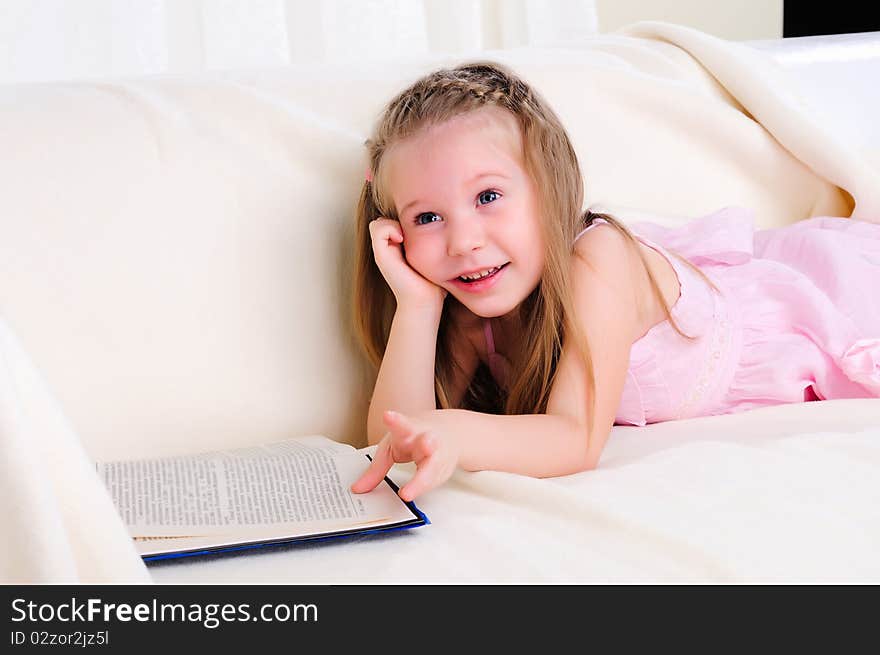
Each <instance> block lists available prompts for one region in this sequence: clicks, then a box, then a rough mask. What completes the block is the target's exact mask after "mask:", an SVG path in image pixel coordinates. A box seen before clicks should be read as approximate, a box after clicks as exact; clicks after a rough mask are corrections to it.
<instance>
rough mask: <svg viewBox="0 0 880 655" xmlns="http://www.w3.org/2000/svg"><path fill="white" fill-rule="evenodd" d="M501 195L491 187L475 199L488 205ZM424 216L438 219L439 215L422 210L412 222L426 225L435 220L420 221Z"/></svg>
mask: <svg viewBox="0 0 880 655" xmlns="http://www.w3.org/2000/svg"><path fill="white" fill-rule="evenodd" d="M500 197H501V194H500V193H498V192H497V191H492V190H491V189H486V190H485V191H482V192H481V193H480V195H479V196H477V201H478V202H479V203H480V204H481V205H488V204H489V203H490V202H495V201H496V200H497V199H498V198H500ZM425 216H434V217H435V218H436V219H438V220H439V218H440V216H439V215H438V214H436V213H434V212H422V213H421V214H419V215H418V216H416V217H415V219H414V222H415V224H416V225H428V224H429V223H436V222H437V220H430V221H422V218H423V217H425Z"/></svg>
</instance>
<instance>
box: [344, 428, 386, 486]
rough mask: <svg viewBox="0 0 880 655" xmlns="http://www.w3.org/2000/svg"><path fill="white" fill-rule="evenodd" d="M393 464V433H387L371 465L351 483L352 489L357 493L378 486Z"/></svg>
mask: <svg viewBox="0 0 880 655" xmlns="http://www.w3.org/2000/svg"><path fill="white" fill-rule="evenodd" d="M393 464H394V460H393V458H392V457H391V434H390V433H386V434H385V436H384V437H383V438H382V441H380V442H379V445H378V447H377V448H376V452H375V453H374V454H373V461H372V462H371V463H370V466H369V467H367V470H366V471H364V474H363V475H361V477H359V478H358V479H357V480H355V482H354V483H353V484H352V485H351V490H352V491H353V492H354V493H356V494H359V493H364V492H366V491H372V490H373V489H375V488H376V485H378V484H379V483H380V482H382V480H384V479H385V476H386V475H387V474H388V471H389V470H391V466H392V465H393Z"/></svg>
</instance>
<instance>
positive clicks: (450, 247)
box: [446, 217, 486, 257]
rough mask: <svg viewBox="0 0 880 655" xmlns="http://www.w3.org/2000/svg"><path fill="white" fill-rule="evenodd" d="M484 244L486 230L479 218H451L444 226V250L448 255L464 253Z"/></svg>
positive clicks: (453, 255) (454, 255)
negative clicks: (445, 226)
mask: <svg viewBox="0 0 880 655" xmlns="http://www.w3.org/2000/svg"><path fill="white" fill-rule="evenodd" d="M485 245H486V230H485V228H484V226H483V224H482V222H481V221H480V219H479V218H473V217H466V218H463V219H459V220H455V219H452V220H450V221H449V222H448V223H447V228H446V252H447V254H448V255H449V256H450V257H456V256H458V255H466V254H468V253H470V252H471V251H473V250H476V249H477V248H482V247H483V246H485Z"/></svg>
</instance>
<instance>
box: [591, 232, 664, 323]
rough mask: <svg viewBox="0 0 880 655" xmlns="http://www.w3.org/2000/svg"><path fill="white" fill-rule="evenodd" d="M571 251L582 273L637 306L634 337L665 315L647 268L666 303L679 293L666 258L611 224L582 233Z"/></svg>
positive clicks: (661, 319)
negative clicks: (615, 291)
mask: <svg viewBox="0 0 880 655" xmlns="http://www.w3.org/2000/svg"><path fill="white" fill-rule="evenodd" d="M574 254H575V258H577V259H578V260H579V261H580V262H582V264H583V266H582V267H580V270H581V271H582V272H581V277H584V276H587V277H589V276H595V277H596V280H594V283H595V282H601V283H604V284H607V285H610V286H611V287H612V288H615V289H616V290H617V292H618V293H620V294H621V298H624V297H626V298H628V301H629V302H630V303H632V304H633V306H634V307H635V310H636V314H635V320H636V325H635V337H634V339H637V338H638V337H640V336H642V335H644V334H645V333H646V332H647V331H648V330H649V329H650V328H651V327H652V326H654V325H656V324H657V323H659V322H662V321H663V320H665V319H666V312H665V310H664V308H663V306H662V305H661V303H659V302H658V301H657V298H656V297H655V295H654V291H653V289H652V287H651V282H650V279H649V277H648V271H650V274H651V276H652V277H653V278H654V280H655V281H656V282H657V285H658V286H659V288H660V292H661V293H662V294H663V297H664V299H665V300H666V304H667V305H668V306H670V307H671V306H672V305H673V304H675V301H676V300H677V299H678V297H679V294H680V286H679V283H678V276H677V275H676V273H675V270H674V269H673V268H672V266H671V265H670V263H669V262H668V261H667V260H666V258H665V257H664V256H663V255H661V254H660V253H659V252H657V251H656V250H654V249H653V248H651V247H649V246H646V245H645V244H643V243H641V242H639V241H638V240H636V242H635V243H633V242H632V241H631V240H630V239H628V238H627V237H626V236H625V235H624V234H622V233H621V232H620V231H619V230H617V229H615V228H614V227H613V226H611V225H607V224H600V225H599V226H597V227H596V228H594V229H591V230H590V231H589V232H587V233H586V234H584V235H583V236H582V237H581V238H580V239H578V240H577V242H576V244H575V252H574ZM639 254H641V258H640V257H639ZM645 265H647V268H648V270H647V271H646V270H645ZM576 270H577V267H576Z"/></svg>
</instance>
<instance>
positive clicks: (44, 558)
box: [0, 23, 880, 584]
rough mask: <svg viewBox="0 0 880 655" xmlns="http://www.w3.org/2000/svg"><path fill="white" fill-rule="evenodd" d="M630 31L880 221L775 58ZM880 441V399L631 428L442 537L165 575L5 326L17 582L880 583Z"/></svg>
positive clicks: (461, 483)
mask: <svg viewBox="0 0 880 655" xmlns="http://www.w3.org/2000/svg"><path fill="white" fill-rule="evenodd" d="M630 33H631V34H633V35H638V36H640V37H642V38H644V39H646V43H648V44H656V43H660V42H667V43H670V44H675V45H676V46H679V47H680V48H681V50H675V48H672V47H671V46H670V48H671V49H672V50H673V51H674V56H673V57H672V59H671V60H668V61H666V62H665V63H664V66H668V64H669V61H675V62H677V65H678V66H680V67H681V72H682V74H681V80H680V83H681V85H682V92H683V96H687V94H688V93H698V94H704V95H705V94H709V95H712V94H715V95H724V94H727V96H728V97H729V99H730V103H731V110H734V108H735V107H739V108H740V110H741V111H745V112H747V113H748V114H749V115H750V116H752V117H753V118H754V119H755V121H757V122H758V123H759V124H760V125H761V126H763V128H765V129H766V130H767V131H769V133H770V134H772V135H773V136H774V137H775V138H776V140H777V141H778V142H779V143H781V144H782V145H783V146H784V147H785V148H786V149H788V150H789V151H790V152H791V153H793V154H794V155H795V156H796V157H797V158H799V159H800V160H801V161H802V162H803V163H804V166H806V167H809V168H811V169H813V170H814V171H816V172H817V173H818V174H819V175H820V176H821V177H824V178H826V179H827V180H830V181H831V182H833V183H834V184H836V185H839V186H840V187H842V188H843V189H845V191H846V192H847V193H849V194H850V195H851V196H852V197H853V198H854V199H855V203H856V206H855V211H854V214H853V215H854V216H857V217H861V218H863V219H867V220H877V218H878V217H880V184H878V177H877V173H876V171H874V170H873V169H871V168H870V167H869V166H868V165H867V164H866V163H865V161H864V160H863V159H862V158H861V157H860V156H859V155H858V154H857V153H856V152H855V151H853V150H851V149H848V148H847V147H846V146H845V145H844V144H840V143H837V142H836V141H835V140H834V139H833V138H831V137H829V136H828V135H826V134H824V133H823V132H822V130H821V129H820V127H819V125H818V124H817V123H815V122H814V121H813V120H812V119H811V118H810V117H809V115H808V114H807V113H806V112H804V111H802V108H801V107H799V105H798V102H797V101H796V100H793V98H792V95H791V93H790V90H789V89H788V87H787V86H786V85H785V83H784V81H783V78H781V77H780V78H777V77H775V76H774V74H773V73H771V68H772V67H771V66H770V64H769V62H768V61H767V60H766V59H765V58H764V57H763V56H761V55H759V54H757V53H753V52H751V51H748V49H747V48H745V47H744V46H741V45H737V44H732V43H728V42H724V41H721V40H719V39H715V38H713V37H710V36H708V35H705V34H702V33H700V32H696V31H694V30H689V29H686V28H679V27H676V26H669V25H664V24H659V23H656V24H655V23H650V24H640V25H636V26H633V27H632V28H630ZM617 38H623V37H617ZM612 41H613V40H612ZM607 43H608V42H606V45H607ZM603 47H605V46H603ZM637 51H638V49H637V48H636V49H631V50H627V51H626V52H624V53H623V54H620V57H621V62H622V63H624V64H626V65H624V66H622V67H621V68H620V75H621V76H622V77H627V78H628V79H629V80H630V81H631V79H632V77H633V76H635V77H637V78H639V79H643V80H644V86H645V89H646V91H645V96H644V98H641V100H643V101H645V102H654V103H662V102H664V99H663V98H664V97H668V96H663V94H656V95H654V96H652V95H651V90H652V89H653V88H654V87H653V86H652V77H651V70H652V66H653V62H654V60H653V59H652V48H644V49H643V50H642V51H641V52H637ZM608 52H609V53H612V52H614V48H613V47H611V46H608ZM654 54H656V52H655V53H654ZM667 54H669V53H668V52H667ZM636 55H638V56H636ZM627 56H631V57H632V59H630V60H628V61H627V59H626V57H627ZM700 67H705V69H703V68H700ZM695 69H699V70H708V71H709V72H710V73H711V75H707V74H705V73H701V75H704V77H700V75H697V76H695V75H694V71H695ZM667 73H668V68H664V70H663V75H664V76H665V75H667ZM664 81H665V82H668V78H664ZM718 84H720V85H721V86H718ZM656 109H657V111H662V110H663V107H662V106H661V104H657V106H656ZM693 127H694V128H695V129H696V128H698V127H700V126H693ZM702 127H706V126H702ZM682 129H685V126H683V128H682ZM715 136H717V137H718V138H721V137H722V135H720V134H717V135H716V134H712V133H711V132H710V133H707V134H706V135H705V138H706V139H710V138H714V137H715ZM723 136H724V138H728V139H729V138H731V137H730V135H723ZM762 152H763V151H762ZM357 155H358V153H353V156H355V157H356V156H357ZM661 161H662V159H661ZM606 173H607V171H606ZM597 174H598V173H597ZM617 175H618V178H620V177H624V176H623V175H622V174H621V173H620V172H618V173H617ZM630 183H631V184H638V180H631V182H630ZM606 188H608V187H606ZM798 192H799V190H798V189H797V188H795V187H788V188H785V189H780V194H788V195H789V196H794V195H795V194H797V193H798ZM820 201H821V199H819V200H818V201H817V202H819V203H820V204H821V202H820ZM0 318H2V317H0ZM234 347H235V344H230V348H234ZM878 425H880V401H867V400H866V401H833V402H825V403H809V404H805V405H795V406H784V407H777V408H769V409H765V410H760V411H755V412H749V413H747V414H744V415H733V416H724V417H711V418H706V419H694V420H691V421H680V422H672V423H668V424H661V425H655V426H649V427H647V428H625V427H618V428H615V430H614V433H613V435H612V437H611V439H610V443H609V445H608V447H607V451H606V454H605V456H604V457H603V459H602V462H601V466H600V469H599V470H597V471H594V472H590V473H585V474H580V475H576V476H568V477H565V478H558V479H554V480H534V479H529V478H524V477H518V476H512V475H508V474H503V473H493V472H482V473H464V472H459V473H457V474H456V476H455V477H454V478H453V480H452V481H451V482H450V484H449V485H448V486H447V487H445V488H443V489H439V490H436V491H434V492H432V493H431V494H429V495H427V496H425V497H424V498H423V499H422V500H420V502H419V504H420V506H421V507H422V508H423V509H424V510H425V511H426V513H427V514H428V515H429V517H430V518H431V520H432V521H433V525H431V526H427V527H425V528H422V529H418V530H414V531H410V532H407V533H402V534H401V533H397V534H394V535H388V536H383V537H369V538H364V539H359V540H356V542H355V543H351V542H349V543H344V542H339V543H334V544H329V543H328V544H323V545H320V546H300V547H295V548H291V549H287V550H276V551H271V552H262V553H250V554H241V555H237V556H226V557H223V558H218V559H215V560H211V561H198V562H197V561H193V560H191V561H182V562H180V563H167V564H161V565H153V566H152V567H151V568H150V569H149V570H147V569H146V568H145V567H144V565H143V564H142V563H141V561H140V560H139V558H138V557H137V555H136V554H135V551H134V548H133V547H132V544H131V542H130V540H129V538H128V536H127V534H126V533H125V530H124V527H123V526H122V525H121V523H120V520H119V518H118V516H117V515H116V513H115V512H114V509H113V507H112V504H111V502H110V500H109V497H108V496H107V494H106V493H105V492H104V490H103V488H102V487H101V485H100V482H99V480H98V478H97V476H96V475H95V474H94V471H93V469H92V466H91V463H90V461H89V457H88V456H87V455H86V452H85V450H84V449H83V447H82V444H81V443H80V440H79V439H78V437H77V435H76V434H75V433H74V431H73V429H72V428H71V426H70V423H69V421H67V420H66V418H65V416H64V413H63V412H62V411H61V409H60V407H59V405H58V403H57V402H56V399H55V398H54V396H53V394H52V392H51V390H50V389H49V388H48V387H47V385H46V384H45V382H44V380H43V379H42V377H41V376H40V374H39V372H38V371H37V370H36V367H35V366H34V365H33V363H32V361H31V360H30V358H28V356H27V355H26V353H25V352H24V350H23V348H22V347H21V345H20V341H19V340H18V339H17V338H16V337H15V335H14V334H13V333H12V332H11V331H10V330H9V328H8V326H7V325H6V323H0V452H2V466H3V470H2V471H0V492H2V493H0V516H3V517H4V520H5V525H4V529H3V532H2V538H0V581H3V582H30V583H39V582H51V583H59V582H129V581H135V582H137V581H147V580H149V579H154V580H157V581H160V582H186V581H204V582H208V581H210V582H223V581H241V582H258V581H265V582H296V583H307V582H309V583H320V584H327V583H333V582H377V583H383V582H513V581H516V582H526V581H532V582H538V581H540V582H586V581H597V582H600V581H638V582H645V581H779V580H789V581H837V582H840V581H873V582H880V565H878V563H877V561H878V558H877V557H876V552H877V550H878V545H880V527H878V526H880V520H878V508H880V504H878V502H877V501H878V499H880V493H878V484H877V478H876V475H875V474H874V471H876V467H877V464H878V461H880V430H878V427H877V426H878ZM209 439H210V435H205V436H204V437H203V440H205V441H207V440H209ZM142 447H143V444H142ZM409 474H411V467H406V466H398V467H396V468H395V471H394V473H393V475H394V476H395V477H396V478H397V479H398V481H399V482H405V481H406V478H407V477H408V475H409Z"/></svg>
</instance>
